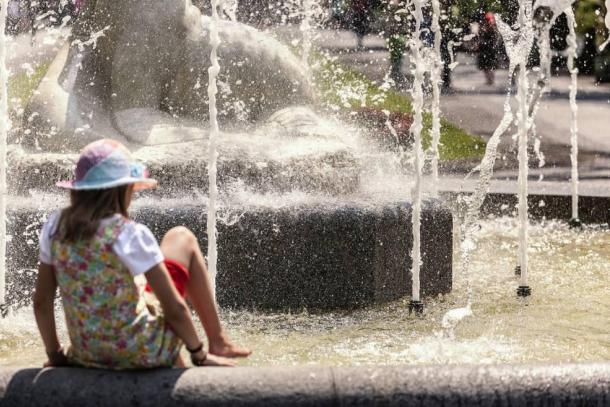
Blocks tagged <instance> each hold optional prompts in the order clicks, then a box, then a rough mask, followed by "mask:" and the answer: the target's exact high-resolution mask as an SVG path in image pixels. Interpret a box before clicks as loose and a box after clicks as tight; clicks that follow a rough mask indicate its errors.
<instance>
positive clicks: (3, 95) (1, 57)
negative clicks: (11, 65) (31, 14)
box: [0, 0, 11, 306]
mask: <svg viewBox="0 0 610 407" xmlns="http://www.w3.org/2000/svg"><path fill="white" fill-rule="evenodd" d="M7 12H8V0H4V1H2V9H1V10H0V306H3V305H4V304H5V297H6V197H7V185H6V167H7V166H6V154H7V145H6V143H7V137H8V131H9V129H10V125H11V124H10V119H9V115H8V69H7V67H6V58H7V53H6V46H7V38H6V35H5V32H6V19H7Z"/></svg>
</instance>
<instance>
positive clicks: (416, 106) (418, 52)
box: [410, 0, 426, 301]
mask: <svg viewBox="0 0 610 407" xmlns="http://www.w3.org/2000/svg"><path fill="white" fill-rule="evenodd" d="M413 3H414V5H415V13H414V14H415V34H414V35H413V36H412V38H411V40H410V48H411V53H412V58H413V70H414V73H415V75H414V81H413V88H412V89H411V95H412V98H413V111H414V112H415V115H414V119H413V124H412V126H411V134H412V135H413V140H414V144H413V149H414V156H415V174H416V175H415V184H414V186H413V190H412V200H413V214H412V216H411V221H412V223H413V251H412V252H411V253H412V254H411V258H412V260H413V266H412V276H413V286H412V297H413V301H419V300H420V281H419V273H420V268H421V264H422V261H421V206H422V190H421V187H422V171H423V164H424V163H423V161H424V152H423V149H422V134H421V132H422V128H423V116H422V110H423V108H424V91H423V85H424V74H425V72H426V66H425V61H424V59H423V58H422V49H421V46H422V45H421V40H420V32H421V23H422V20H423V12H422V9H423V4H422V3H423V2H422V0H414V2H413Z"/></svg>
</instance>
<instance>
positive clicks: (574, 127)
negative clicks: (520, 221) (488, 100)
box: [565, 6, 580, 226]
mask: <svg viewBox="0 0 610 407" xmlns="http://www.w3.org/2000/svg"><path fill="white" fill-rule="evenodd" d="M565 14H566V17H567V18H568V27H569V29H570V33H569V35H568V40H567V41H568V70H569V71H570V77H571V83H570V112H571V124H570V135H571V137H570V144H571V146H572V151H571V154H570V160H571V162H572V174H571V181H572V220H571V221H570V223H571V225H572V226H579V225H580V220H579V217H578V105H577V104H576V93H577V92H578V68H576V67H575V66H574V60H575V59H576V57H577V56H578V54H577V44H576V18H575V16H574V11H573V10H572V7H571V6H570V7H568V8H567V9H566V10H565Z"/></svg>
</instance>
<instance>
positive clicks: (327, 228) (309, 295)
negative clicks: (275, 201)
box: [8, 202, 453, 310]
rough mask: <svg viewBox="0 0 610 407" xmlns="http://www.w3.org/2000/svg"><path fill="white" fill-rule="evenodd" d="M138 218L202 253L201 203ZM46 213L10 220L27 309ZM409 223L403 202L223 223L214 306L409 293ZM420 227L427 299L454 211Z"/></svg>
mask: <svg viewBox="0 0 610 407" xmlns="http://www.w3.org/2000/svg"><path fill="white" fill-rule="evenodd" d="M133 215H134V218H135V219H136V220H138V221H141V222H143V223H145V224H146V225H148V226H149V227H150V228H151V230H152V231H153V233H154V234H155V235H156V236H157V237H158V238H161V237H162V236H163V235H164V234H165V233H166V232H167V231H168V230H169V229H170V228H172V227H174V226H178V225H185V226H187V227H189V228H190V229H191V230H193V232H194V233H195V234H196V235H197V237H198V238H199V242H200V244H201V245H202V247H204V250H205V247H206V245H207V238H206V231H205V227H206V221H205V216H202V209H201V208H200V207H195V206H192V207H180V208H175V209H172V210H165V209H160V208H140V209H138V210H137V211H134V214H133ZM42 216H43V215H42V213H40V212H33V211H18V212H14V213H13V214H12V215H11V219H10V221H11V223H10V228H11V230H12V231H13V238H12V240H11V241H10V243H9V245H8V266H9V276H8V284H9V288H8V301H9V303H10V304H19V305H25V304H27V303H28V301H29V298H30V296H31V292H30V290H31V287H32V284H33V278H34V276H35V273H34V272H32V271H31V269H34V268H35V267H36V262H37V250H38V245H37V243H38V240H37V237H36V232H37V229H39V227H40V224H41V218H42ZM410 217H411V207H410V206H409V205H406V204H402V205H386V206H385V207H382V208H370V207H367V206H364V205H362V206H361V205H356V204H351V205H345V206H340V207H333V208H327V207H295V208H291V209H281V210H276V209H260V208H257V209H253V210H249V211H246V212H244V213H243V215H242V216H241V217H240V218H239V221H237V222H235V223H233V224H231V225H225V224H222V223H221V224H219V235H218V245H219V261H218V269H219V274H218V278H217V296H218V297H217V298H218V302H219V304H220V305H221V306H223V307H235V308H250V309H283V310H288V309H293V310H294V309H301V308H308V309H333V308H344V309H348V308H354V307H360V306H364V305H367V304H373V303H377V302H383V301H389V300H394V299H397V298H400V297H402V296H405V295H407V294H410V292H411V275H410V269H411V256H410V251H411V247H412V233H411V219H410ZM28 225H29V226H28ZM422 225H423V226H422V250H423V267H422V270H421V287H422V294H423V295H424V296H436V295H438V294H444V293H448V292H450V291H451V285H452V248H453V244H452V215H451V213H450V212H449V211H448V210H447V209H444V208H443V207H441V206H440V205H439V204H438V203H436V202H429V203H428V204H427V205H425V209H424V211H423V221H422ZM23 231H26V234H24V233H23ZM24 269H25V271H24ZM27 269H30V271H28V270H27Z"/></svg>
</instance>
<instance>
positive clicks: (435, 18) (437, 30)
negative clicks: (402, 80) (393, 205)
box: [430, 0, 443, 198]
mask: <svg viewBox="0 0 610 407" xmlns="http://www.w3.org/2000/svg"><path fill="white" fill-rule="evenodd" d="M440 15H441V8H440V3H439V0H432V32H433V34H434V53H433V61H432V75H431V79H432V144H431V146H430V150H431V153H432V196H433V197H434V198H438V162H439V159H440V157H439V144H440V138H441V108H440V103H441V102H440V93H441V92H440V86H441V85H440V82H441V70H442V69H443V57H442V54H441V41H442V33H441V26H440V23H439V21H440Z"/></svg>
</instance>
